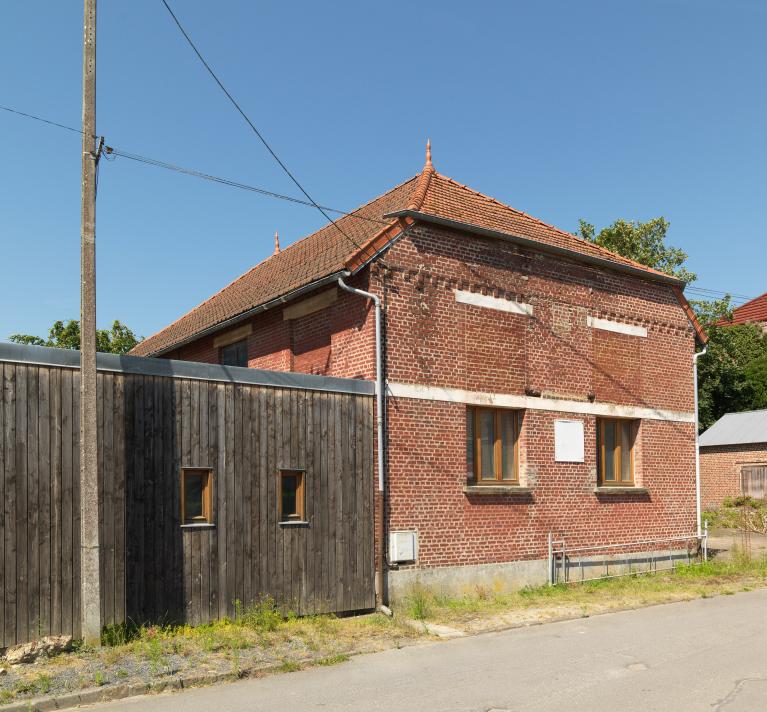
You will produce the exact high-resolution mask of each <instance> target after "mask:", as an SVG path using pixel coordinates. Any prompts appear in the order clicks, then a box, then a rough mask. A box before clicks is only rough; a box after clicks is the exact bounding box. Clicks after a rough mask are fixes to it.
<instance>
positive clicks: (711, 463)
mask: <svg viewBox="0 0 767 712" xmlns="http://www.w3.org/2000/svg"><path fill="white" fill-rule="evenodd" d="M700 480H701V492H702V500H703V505H704V506H705V507H718V506H719V505H721V504H722V502H723V501H724V500H725V499H726V498H727V497H738V496H740V495H742V494H746V495H750V496H751V497H758V498H760V499H762V498H764V497H765V485H766V484H767V410H752V411H748V412H746V413H727V414H726V415H723V416H722V417H721V418H720V419H719V420H717V421H716V423H714V424H713V425H712V426H711V427H710V428H709V429H708V430H707V431H706V432H705V433H703V434H702V435H701V436H700Z"/></svg>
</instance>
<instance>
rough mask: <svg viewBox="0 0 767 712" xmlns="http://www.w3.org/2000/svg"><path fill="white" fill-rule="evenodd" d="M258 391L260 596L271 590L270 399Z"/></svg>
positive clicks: (263, 392)
mask: <svg viewBox="0 0 767 712" xmlns="http://www.w3.org/2000/svg"><path fill="white" fill-rule="evenodd" d="M257 393H258V432H259V437H258V473H259V476H258V477H257V478H256V480H257V484H258V520H257V521H258V524H257V526H258V586H257V587H256V592H257V595H258V597H259V598H261V597H263V596H264V595H265V594H266V593H267V591H268V590H269V509H270V507H269V427H268V423H269V414H268V408H269V401H268V398H267V395H268V393H269V391H268V390H267V389H266V388H259V389H257Z"/></svg>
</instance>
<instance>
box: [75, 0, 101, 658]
mask: <svg viewBox="0 0 767 712" xmlns="http://www.w3.org/2000/svg"><path fill="white" fill-rule="evenodd" d="M99 150H100V146H98V147H97V144H96V0H85V14H84V20H83V178H82V214H81V240H80V611H81V617H80V623H81V627H82V631H81V632H82V637H83V639H84V640H85V642H86V643H90V644H91V645H94V644H95V645H98V644H100V642H101V580H100V569H99V559H100V556H99V552H100V543H99V540H100V533H99V493H98V478H99V472H98V457H97V447H98V446H97V437H98V433H97V428H98V423H97V419H96V165H97V162H98V158H99V156H98V152H99Z"/></svg>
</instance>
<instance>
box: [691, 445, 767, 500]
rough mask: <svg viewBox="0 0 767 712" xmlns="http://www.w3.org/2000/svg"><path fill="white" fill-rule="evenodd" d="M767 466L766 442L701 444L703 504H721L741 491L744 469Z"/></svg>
mask: <svg viewBox="0 0 767 712" xmlns="http://www.w3.org/2000/svg"><path fill="white" fill-rule="evenodd" d="M758 464H763V465H767V443H765V444H764V445H722V446H720V447H701V449H700V487H701V501H702V503H703V507H718V506H719V505H720V504H722V502H723V501H724V499H725V498H726V497H737V496H738V495H740V494H741V485H740V468H741V467H742V466H743V465H758Z"/></svg>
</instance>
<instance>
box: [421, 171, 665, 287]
mask: <svg viewBox="0 0 767 712" xmlns="http://www.w3.org/2000/svg"><path fill="white" fill-rule="evenodd" d="M435 175H436V176H437V177H438V178H444V179H445V180H446V181H448V182H449V183H452V184H453V185H456V186H458V187H459V188H463V189H464V190H467V191H469V192H470V193H474V195H478V196H479V197H480V198H483V199H484V200H487V201H488V202H490V203H494V204H495V205H498V206H500V207H502V208H505V209H506V210H511V211H512V212H514V213H516V214H517V215H521V216H523V217H525V218H527V219H528V220H532V221H533V222H534V223H537V224H538V225H542V226H543V227H546V228H548V229H549V230H554V231H555V232H557V233H559V234H560V235H565V236H567V237H568V238H574V239H576V240H580V241H581V242H584V243H586V244H588V245H590V246H592V247H594V248H595V249H597V250H599V251H600V252H603V253H605V254H607V255H610V256H611V257H620V258H621V259H622V260H625V261H626V262H628V263H629V264H632V265H634V266H636V267H641V268H642V269H643V270H647V271H649V272H654V273H655V274H662V275H665V276H669V275H667V274H666V273H665V272H661V271H660V270H657V269H654V268H653V267H648V266H647V265H644V264H642V263H641V262H637V261H636V260H632V259H631V258H630V257H624V256H623V255H620V254H618V253H617V252H613V251H612V250H608V249H607V248H606V247H602V245H598V244H597V243H596V242H591V241H589V240H585V239H584V238H582V237H579V236H578V235H576V234H574V233H572V232H567V230H563V229H562V228H560V227H557V226H556V225H552V224H551V223H547V222H544V221H543V220H541V219H540V218H537V217H535V216H534V215H530V214H529V213H526V212H524V211H523V210H519V208H515V207H514V206H513V205H509V204H508V203H503V202H501V201H500V200H498V199H497V198H493V197H492V196H490V195H487V194H485V193H481V192H480V191H478V190H475V189H474V188H472V187H470V186H468V185H464V184H463V183H459V182H458V181H457V180H455V179H454V178H451V177H450V176H446V175H444V174H442V173H438V172H436V171H435Z"/></svg>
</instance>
